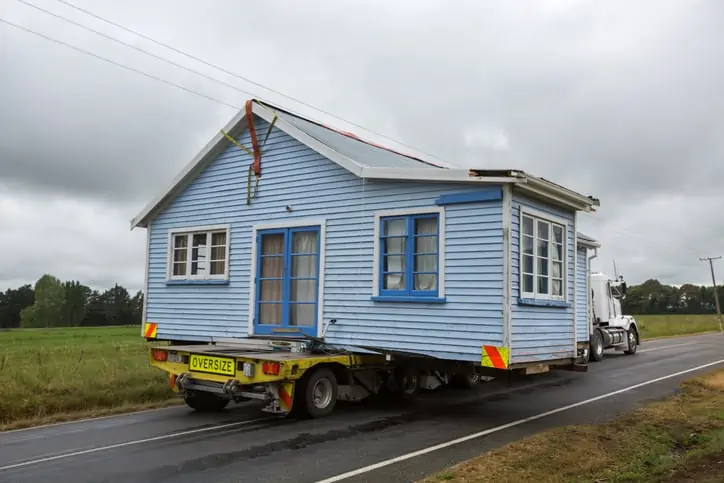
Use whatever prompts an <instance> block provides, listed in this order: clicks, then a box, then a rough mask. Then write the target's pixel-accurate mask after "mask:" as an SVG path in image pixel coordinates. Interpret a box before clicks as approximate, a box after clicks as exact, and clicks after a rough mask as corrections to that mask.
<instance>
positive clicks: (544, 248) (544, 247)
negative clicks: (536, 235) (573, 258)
mask: <svg viewBox="0 0 724 483" xmlns="http://www.w3.org/2000/svg"><path fill="white" fill-rule="evenodd" d="M538 256H539V257H543V258H548V242H547V241H545V240H538Z"/></svg>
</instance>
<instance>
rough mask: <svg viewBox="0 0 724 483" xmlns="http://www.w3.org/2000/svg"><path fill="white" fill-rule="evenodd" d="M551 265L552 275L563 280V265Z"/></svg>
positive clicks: (557, 263)
mask: <svg viewBox="0 0 724 483" xmlns="http://www.w3.org/2000/svg"><path fill="white" fill-rule="evenodd" d="M551 265H552V267H551V275H553V276H554V277H556V278H563V263H561V262H553V263H552V264H551Z"/></svg>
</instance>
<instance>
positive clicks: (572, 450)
mask: <svg viewBox="0 0 724 483" xmlns="http://www.w3.org/2000/svg"><path fill="white" fill-rule="evenodd" d="M722 475H724V371H718V372H715V373H711V374H708V375H706V376H703V377H699V378H696V379H692V380H690V381H687V382H685V383H684V384H683V385H682V388H681V391H679V393H678V394H676V395H675V396H672V397H670V398H668V399H666V400H664V401H661V402H658V403H653V404H650V405H647V406H645V407H642V408H640V409H637V410H635V411H632V412H631V413H629V414H626V415H624V416H623V417H620V418H618V419H616V420H613V421H610V422H607V423H604V424H600V425H590V426H571V427H565V428H559V429H555V430H550V431H546V432H543V433H540V434H538V435H536V436H533V437H531V438H528V439H525V440H522V441H518V442H515V443H512V444H509V445H507V446H505V447H502V448H499V449H496V450H493V451H490V452H488V453H486V454H484V455H483V456H480V457H478V458H475V459H473V460H470V461H467V462H464V463H461V464H458V465H456V466H454V467H452V468H450V469H448V470H446V471H444V472H442V473H439V474H437V475H434V476H432V477H430V478H428V479H427V480H425V481H426V482H427V483H432V482H436V483H437V482H440V481H453V482H485V481H491V482H493V481H494V482H496V483H497V482H501V481H504V482H505V481H510V482H518V481H536V482H569V481H570V482H574V481H575V482H581V481H591V482H594V481H595V482H624V481H626V482H629V481H646V482H674V481H676V482H680V481H685V482H688V481H697V482H714V481H722Z"/></svg>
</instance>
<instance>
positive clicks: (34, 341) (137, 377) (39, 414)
mask: <svg viewBox="0 0 724 483" xmlns="http://www.w3.org/2000/svg"><path fill="white" fill-rule="evenodd" d="M636 319H637V321H638V322H639V324H640V327H641V333H642V336H643V337H644V338H653V337H663V336H673V335H683V334H693V333H699V332H708V331H716V330H719V326H718V323H717V319H716V317H715V316H710V315H701V316H699V315H697V316H687V315H680V316H667V315H664V316H638V317H636ZM140 330H141V329H140V327H91V328H68V329H18V330H6V331H0V387H1V388H2V393H1V394H0V429H9V428H12V427H19V426H28V425H31V424H40V423H45V422H51V421H59V420H66V419H73V418H77V417H82V416H95V415H102V414H109V413H114V412H122V411H128V410H132V409H141V408H149V407H158V406H163V405H169V404H176V403H178V399H177V398H175V397H174V396H173V393H172V392H171V390H170V388H169V385H168V380H167V379H166V376H165V374H164V373H162V372H161V371H159V370H157V369H154V368H152V367H151V366H150V364H149V361H148V356H147V353H146V351H145V347H146V343H145V341H144V340H143V339H142V338H141V335H140Z"/></svg>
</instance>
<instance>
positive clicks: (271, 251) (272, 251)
mask: <svg viewBox="0 0 724 483" xmlns="http://www.w3.org/2000/svg"><path fill="white" fill-rule="evenodd" d="M261 253H262V255H281V254H282V253H284V235H283V234H281V233H274V234H270V235H262V237H261Z"/></svg>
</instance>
